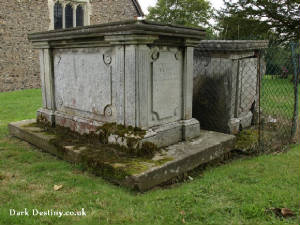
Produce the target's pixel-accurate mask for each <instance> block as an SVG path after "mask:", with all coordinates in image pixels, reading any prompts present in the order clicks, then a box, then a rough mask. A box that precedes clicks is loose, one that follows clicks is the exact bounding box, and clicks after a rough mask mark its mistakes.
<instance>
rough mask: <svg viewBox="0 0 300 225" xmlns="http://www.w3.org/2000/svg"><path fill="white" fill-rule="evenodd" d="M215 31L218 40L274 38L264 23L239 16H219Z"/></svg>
mask: <svg viewBox="0 0 300 225" xmlns="http://www.w3.org/2000/svg"><path fill="white" fill-rule="evenodd" d="M215 29H216V30H218V33H219V38H220V39H228V40H249V39H250V40H252V39H271V38H272V37H273V36H276V35H275V34H274V32H272V30H271V28H270V26H269V25H268V24H267V23H265V22H264V21H259V20H256V19H252V18H246V17H240V16H239V15H229V16H227V15H224V14H219V15H218V16H217V25H216V27H215Z"/></svg>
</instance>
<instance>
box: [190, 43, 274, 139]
mask: <svg viewBox="0 0 300 225" xmlns="http://www.w3.org/2000/svg"><path fill="white" fill-rule="evenodd" d="M267 46H268V42H267V41H214V40H209V41H201V43H200V44H199V45H198V46H197V48H196V49H195V53H194V56H195V58H194V97H193V117H195V118H196V119H198V120H199V121H200V123H201V126H202V127H203V128H204V129H209V130H215V131H221V132H225V133H237V132H238V131H239V129H240V128H245V127H248V126H250V125H251V121H252V112H251V111H254V110H255V107H256V106H257V105H258V104H257V99H258V78H259V77H260V74H258V64H259V63H260V64H261V65H262V64H263V58H260V61H259V58H258V53H257V52H258V51H259V50H260V49H262V48H266V47H267Z"/></svg>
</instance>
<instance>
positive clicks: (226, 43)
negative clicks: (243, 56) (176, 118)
mask: <svg viewBox="0 0 300 225" xmlns="http://www.w3.org/2000/svg"><path fill="white" fill-rule="evenodd" d="M268 44H269V41H267V40H203V41H201V42H200V44H198V45H197V50H200V51H226V52H227V51H230V52H239V51H255V50H260V49H265V48H267V47H268Z"/></svg>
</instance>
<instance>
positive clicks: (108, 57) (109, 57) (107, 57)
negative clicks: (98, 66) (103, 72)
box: [103, 55, 112, 65]
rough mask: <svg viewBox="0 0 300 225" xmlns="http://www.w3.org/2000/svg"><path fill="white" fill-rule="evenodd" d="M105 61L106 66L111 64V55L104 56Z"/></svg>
mask: <svg viewBox="0 0 300 225" xmlns="http://www.w3.org/2000/svg"><path fill="white" fill-rule="evenodd" d="M103 61H104V63H105V64H106V65H109V64H111V61H112V58H111V56H109V55H103Z"/></svg>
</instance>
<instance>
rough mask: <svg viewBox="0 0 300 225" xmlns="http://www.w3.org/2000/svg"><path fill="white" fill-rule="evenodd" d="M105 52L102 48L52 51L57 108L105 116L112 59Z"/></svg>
mask: <svg viewBox="0 0 300 225" xmlns="http://www.w3.org/2000/svg"><path fill="white" fill-rule="evenodd" d="M108 51H109V49H106V50H103V48H102V49H100V48H96V49H78V50H56V51H55V54H54V68H55V70H54V73H55V96H56V97H55V98H56V107H57V109H58V110H60V111H67V112H68V113H70V110H76V111H80V112H82V113H86V114H92V115H105V113H106V111H108V107H109V106H110V105H111V104H112V73H111V65H110V64H111V61H112V58H111V56H110V55H107V53H106V52H108ZM109 116H111V115H109Z"/></svg>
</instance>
